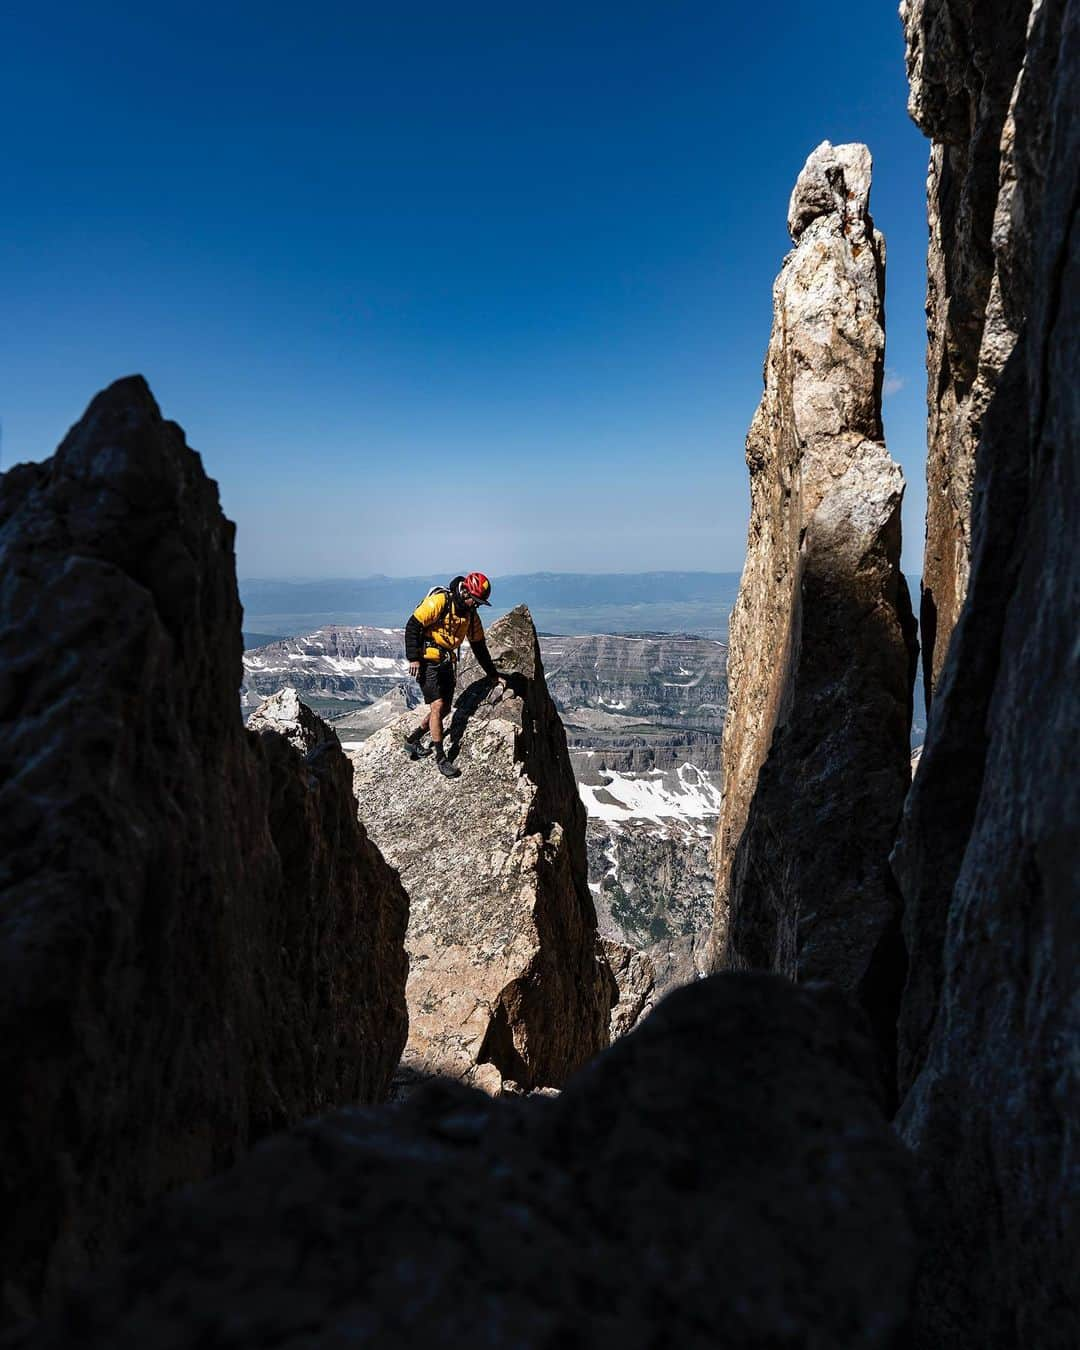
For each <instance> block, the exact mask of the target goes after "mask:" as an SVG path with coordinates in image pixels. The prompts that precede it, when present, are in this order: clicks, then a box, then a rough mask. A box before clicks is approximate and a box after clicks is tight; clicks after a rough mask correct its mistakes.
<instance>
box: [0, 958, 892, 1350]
mask: <svg viewBox="0 0 1080 1350" xmlns="http://www.w3.org/2000/svg"><path fill="white" fill-rule="evenodd" d="M871 1055H872V1051H871V1047H870V1045H869V1043H868V1041H867V1040H866V1038H865V1037H864V1036H863V1035H862V1034H861V1033H860V1032H859V1031H858V1030H857V1029H856V1028H855V1027H854V1026H853V1025H852V1022H851V1018H850V1013H849V1011H848V1008H847V1007H846V1006H845V1004H844V1003H843V1001H842V1000H841V999H840V998H839V997H838V996H836V995H835V994H833V993H830V992H827V991H820V990H813V989H795V988H793V987H791V986H790V985H788V984H787V983H786V982H784V981H781V980H778V979H776V978H775V977H770V976H761V975H723V976H719V977H715V978H713V979H711V980H705V981H701V982H699V983H697V984H696V985H694V986H692V987H690V988H687V989H683V990H679V991H678V992H676V993H675V994H673V995H671V997H670V998H668V999H667V1000H666V1001H665V1002H664V1003H663V1004H662V1005H661V1006H660V1007H659V1008H658V1009H657V1010H656V1011H655V1012H654V1013H653V1014H652V1015H651V1017H649V1019H648V1020H647V1021H646V1022H645V1023H644V1024H643V1025H642V1026H641V1027H640V1028H639V1030H637V1031H636V1032H634V1033H633V1034H631V1035H630V1036H628V1037H625V1038H624V1039H623V1040H621V1041H619V1042H618V1044H617V1045H615V1046H613V1047H612V1048H611V1049H610V1050H609V1051H608V1052H606V1053H605V1054H604V1055H602V1056H600V1057H599V1058H598V1059H596V1060H594V1061H593V1062H592V1063H591V1064H590V1065H588V1066H587V1067H586V1068H585V1069H584V1070H583V1071H582V1072H581V1073H580V1074H578V1075H577V1076H576V1077H575V1078H573V1079H572V1080H571V1081H570V1083H569V1084H568V1085H567V1087H566V1088H565V1090H564V1091H563V1093H562V1094H561V1096H559V1097H557V1098H555V1099H554V1100H544V1099H537V1098H533V1099H530V1100H525V1101H523V1100H521V1099H515V1098H507V1097H504V1098H502V1099H500V1100H498V1101H492V1100H491V1099H490V1098H489V1097H487V1096H486V1095H484V1094H483V1093H480V1092H477V1091H474V1090H470V1089H467V1088H465V1087H463V1086H461V1085H458V1084H451V1083H437V1084H434V1085H430V1086H428V1087H426V1088H424V1089H421V1090H420V1091H418V1092H417V1093H416V1094H414V1096H413V1097H412V1098H411V1099H410V1100H409V1101H408V1102H407V1103H406V1105H405V1106H403V1107H401V1108H399V1109H396V1110H392V1109H388V1108H382V1109H381V1110H350V1111H344V1112H339V1113H337V1114H335V1115H332V1116H330V1117H327V1118H326V1119H324V1120H321V1121H315V1122H311V1123H309V1124H307V1125H304V1126H303V1127H301V1128H300V1129H298V1130H295V1131H294V1132H293V1133H291V1134H289V1135H288V1136H285V1137H282V1138H278V1139H275V1140H273V1141H271V1142H269V1143H268V1144H266V1145H264V1146H262V1147H261V1148H259V1149H258V1150H257V1151H256V1153H255V1154H254V1156H253V1157H251V1158H248V1159H246V1160H245V1161H244V1162H243V1163H242V1164H241V1165H240V1166H238V1167H237V1168H235V1169H234V1170H233V1171H232V1172H231V1173H230V1174H229V1175H228V1176H226V1177H223V1178H221V1179H219V1180H216V1181H214V1182H212V1183H210V1184H209V1185H207V1186H204V1187H200V1188H199V1189H197V1190H195V1191H191V1192H189V1193H188V1194H186V1195H184V1196H183V1197H180V1198H178V1199H177V1200H175V1201H171V1202H170V1203H169V1204H168V1206H167V1207H166V1208H165V1209H164V1210H163V1212H162V1213H161V1214H160V1215H159V1216H158V1217H157V1218H156V1219H155V1220H154V1221H153V1222H152V1223H151V1224H150V1225H149V1226H148V1227H147V1228H146V1229H145V1230H144V1231H143V1233H142V1234H141V1235H140V1238H139V1242H138V1244H137V1246H135V1247H133V1248H132V1251H131V1254H130V1255H129V1256H128V1257H127V1258H126V1259H125V1261H124V1262H123V1263H122V1264H120V1265H118V1266H116V1267H115V1268H114V1269H113V1271H112V1272H111V1273H110V1274H109V1275H108V1277H107V1278H106V1279H104V1280H103V1281H101V1282H100V1283H99V1284H98V1285H97V1286H96V1287H95V1288H92V1289H89V1290H88V1291H87V1292H85V1293H84V1294H82V1295H80V1296H79V1297H78V1298H77V1299H72V1300H71V1301H70V1302H69V1303H68V1305H67V1307H66V1308H65V1309H63V1310H61V1311H60V1312H59V1313H58V1314H57V1315H55V1316H54V1317H52V1318H50V1319H49V1321H48V1322H46V1323H44V1324H42V1326H41V1327H40V1328H39V1329H38V1330H37V1331H36V1332H34V1333H32V1334H29V1335H27V1336H26V1338H25V1339H24V1340H22V1341H21V1342H20V1346H21V1348H22V1350H52V1348H53V1347H56V1348H57V1350H58V1348H59V1347H60V1346H64V1347H79V1346H81V1347H86V1348H87V1350H89V1347H101V1350H104V1347H109V1350H128V1348H129V1347H130V1348H131V1350H134V1347H140V1350H141V1347H144V1346H148V1345H154V1346H168V1347H170V1350H181V1347H192V1350H194V1347H197V1346H204V1345H218V1346H229V1347H231V1348H232V1350H256V1347H262V1346H266V1345H274V1346H277V1347H280V1348H281V1350H291V1348H292V1347H296V1350H299V1347H301V1346H304V1347H309V1346H313V1345H326V1346H336V1345H354V1346H380V1347H383V1346H385V1347H390V1346H403V1345H445V1346H473V1347H490V1348H491V1350H495V1348H496V1347H498V1348H500V1350H502V1348H505V1350H510V1347H515V1348H520V1350H529V1348H531V1347H536V1350H539V1348H540V1347H551V1346H561V1345H596V1346H608V1345H618V1346H627V1347H632V1348H634V1350H638V1348H640V1350H645V1347H649V1346H657V1345H678V1346H717V1345H722V1346H725V1347H729V1348H730V1350H743V1348H746V1350H749V1347H758V1348H760V1350H764V1347H773V1346H781V1345H784V1346H789V1345H790V1346H814V1347H816V1348H817V1350H877V1348H878V1347H880V1348H881V1350H885V1348H886V1347H896V1348H897V1350H898V1347H899V1346H900V1345H901V1344H902V1341H901V1339H900V1338H901V1335H902V1333H903V1330H904V1326H905V1322H906V1319H907V1317H908V1314H909V1299H910V1285H911V1278H912V1272H913V1269H914V1263H915V1243H914V1240H913V1237H912V1218H911V1202H910V1199H909V1175H910V1163H909V1160H908V1158H907V1156H906V1155H905V1153H904V1151H903V1149H902V1148H901V1147H900V1146H899V1145H898V1144H897V1143H896V1141H895V1139H894V1138H893V1137H892V1134H891V1131H890V1130H889V1129H888V1127H887V1126H886V1125H885V1123H884V1120H883V1117H882V1114H881V1110H880V1105H879V1103H878V1102H877V1101H876V1100H875V1098H874V1094H873V1091H872V1090H871V1088H870V1087H869V1086H868V1083H869V1077H868V1071H869V1065H870V1061H871Z"/></svg>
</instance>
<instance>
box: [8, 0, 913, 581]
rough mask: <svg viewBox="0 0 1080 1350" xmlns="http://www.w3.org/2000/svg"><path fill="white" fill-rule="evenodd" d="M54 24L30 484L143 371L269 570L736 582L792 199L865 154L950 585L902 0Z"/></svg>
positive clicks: (71, 15) (31, 261) (28, 259)
mask: <svg viewBox="0 0 1080 1350" xmlns="http://www.w3.org/2000/svg"><path fill="white" fill-rule="evenodd" d="M20 9H21V12H20V13H16V14H14V15H13V14H12V11H11V10H10V8H9V10H8V12H7V15H6V17H5V19H4V20H3V25H2V30H0V103H2V113H3V124H4V126H5V127H6V128H7V129H8V135H7V136H6V137H4V145H3V149H2V151H0V160H2V168H3V183H4V199H5V200H4V229H3V232H2V237H0V286H2V295H3V313H4V321H3V325H2V330H0V333H2V335H0V344H2V350H0V417H2V419H3V424H4V446H3V463H4V466H5V467H6V466H10V464H11V463H13V462H14V461H16V460H20V459H37V458H42V457H44V456H46V455H48V454H50V453H51V452H52V450H53V449H54V448H55V446H56V444H57V442H58V441H59V439H60V438H61V436H62V435H63V433H64V431H65V430H66V429H67V427H68V426H69V425H70V424H71V423H72V422H73V421H74V420H75V419H76V418H77V417H78V416H79V415H80V413H81V412H82V410H83V408H84V407H85V405H86V403H87V402H88V400H89V399H90V397H91V396H92V395H93V393H94V392H95V391H96V390H97V389H99V388H100V387H102V386H103V385H105V384H107V383H109V382H110V381H111V380H113V379H115V378H117V377H118V376H120V375H125V374H130V373H132V372H135V371H139V372H142V373H143V374H144V375H146V377H147V378H148V379H149V381H150V384H151V387H152V388H153V390H154V392H155V394H156V396H157V398H158V402H159V403H160V404H161V406H162V408H163V410H164V412H165V414H166V415H167V416H169V417H172V418H175V419H176V420H177V421H178V422H180V423H181V424H182V425H183V426H184V428H185V429H186V431H187V434H188V440H189V441H190V443H191V444H192V445H194V446H195V447H196V448H197V449H198V450H199V451H201V453H202V455H203V458H204V461H205V463H206V466H207V469H208V471H209V472H210V473H211V474H212V475H213V476H214V477H215V478H216V479H217V480H218V481H219V483H220V485H221V492H222V498H223V502H224V505H225V508H226V511H227V512H228V513H229V515H230V516H231V517H232V518H233V519H234V520H236V521H237V523H238V527H239V531H238V545H237V548H238V560H239V570H240V574H241V575H242V576H252V577H254V576H278V577H286V576H295V577H303V576H307V577H316V576H350V575H362V574H365V573H371V572H383V573H387V574H391V575H396V574H410V575H415V574H418V573H424V572H427V571H439V570H442V569H444V568H453V567H456V566H468V567H480V568H483V569H484V570H485V571H489V572H491V573H492V574H494V575H497V574H498V573H500V572H525V571H531V570H537V569H544V570H551V571H562V570H582V571H625V570H635V571H640V570H648V569H652V568H665V569H704V570H716V571H726V570H737V569H739V568H740V567H741V565H742V558H743V549H744V545H745V531H746V516H747V510H748V490H747V480H746V469H745V465H744V463H743V439H744V436H745V433H746V428H747V425H748V423H749V420H750V416H751V414H752V412H753V410H754V407H755V405H756V403H757V400H758V398H759V395H760V390H761V363H762V358H763V355H764V351H765V346H766V342H767V339H768V333H769V323H770V313H771V297H770V291H771V286H772V281H773V278H774V276H775V274H776V272H777V270H778V268H779V266H780V263H781V261H782V259H783V256H784V253H785V251H786V249H787V248H788V247H789V241H788V239H787V234H786V229H785V223H784V221H785V214H786V208H787V201H788V196H789V194H790V191H791V187H792V184H793V182H794V179H795V176H796V174H797V173H798V171H799V169H800V167H801V166H802V164H803V161H804V160H805V158H806V156H807V154H808V153H809V152H810V150H812V149H813V147H814V146H815V145H817V144H818V142H819V141H821V140H823V139H825V138H828V139H830V140H832V141H834V142H839V141H844V140H864V141H866V142H867V143H868V144H869V146H870V148H871V150H872V152H873V154H874V160H875V175H874V189H873V199H872V208H873V211H874V216H875V219H876V221H877V223H878V225H879V227H880V228H881V229H883V230H884V232H885V235H886V238H887V243H888V254H889V261H888V301H887V303H888V343H889V348H888V359H887V364H888V367H889V369H890V372H891V375H890V384H889V388H890V389H892V390H894V392H892V393H891V395H890V397H889V398H888V400H887V402H886V431H887V436H888V440H889V445H890V449H891V450H892V453H893V455H894V457H895V458H897V459H898V460H899V461H900V462H901V463H902V464H903V466H904V468H905V471H906V474H907V477H908V482H909V501H908V508H907V510H906V511H905V533H906V539H905V567H906V570H908V571H913V572H917V571H918V570H919V568H920V562H921V551H922V528H923V527H922V513H923V497H924V489H923V461H924V457H925V414H924V398H925V393H924V391H925V374H924V340H925V338H924V318H923V296H924V289H925V266H924V258H925V247H926V224H925V208H924V184H925V173H926V161H927V145H926V142H925V141H924V140H923V138H922V137H921V136H920V135H919V133H918V132H917V131H916V129H915V128H914V127H913V126H912V125H911V124H910V123H909V122H908V120H907V116H906V113H905V98H906V84H905V79H904V64H903V41H902V35H901V28H900V22H899V20H898V18H897V17H896V14H895V5H894V4H892V3H891V2H887V3H884V4H880V3H872V4H864V3H856V0H846V3H841V0H818V2H817V3H814V4H812V5H811V4H795V3H773V4H768V3H766V4H756V5H755V4H750V5H747V4H744V3H738V4H735V3H697V2H696V0H695V2H694V3H678V0H655V3H648V4H640V3H638V4H635V3H627V2H626V0H621V2H620V3H618V4H614V3H612V4H606V3H596V4H592V5H582V4H581V3H580V2H579V3H575V4H563V3H549V4H547V5H544V6H528V5H521V6H516V5H507V4H505V3H500V4H488V3H468V2H466V3H463V4H460V5H455V6H450V5H447V4H445V3H441V4H432V3H426V2H424V0H419V2H418V3H414V4H412V5H408V6H402V5H384V4H379V5H375V4H368V3H352V4H348V5H346V4H337V3H331V4H318V3H316V4H310V5H302V6H294V5H290V6H285V5H282V4H279V3H275V2H274V0H268V3H262V4H259V5H254V4H249V3H246V0H245V2H244V3H235V4H225V5H222V4H220V3H219V4H215V5H207V4H204V3H201V0H196V2H195V3H187V4H184V5H167V4H166V5H146V4H139V5H135V4H131V3H128V4H116V3H110V2H109V0H104V2H103V3H99V4H95V5H93V6H90V5H85V4H77V5H76V4H71V3H65V2H64V0H61V3H59V4H57V5H54V6H51V7H43V6H40V5H38V6H22V7H20Z"/></svg>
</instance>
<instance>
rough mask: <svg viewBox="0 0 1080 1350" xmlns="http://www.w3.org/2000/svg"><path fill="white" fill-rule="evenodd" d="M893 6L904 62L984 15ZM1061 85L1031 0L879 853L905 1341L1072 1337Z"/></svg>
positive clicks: (1073, 452)
mask: <svg viewBox="0 0 1080 1350" xmlns="http://www.w3.org/2000/svg"><path fill="white" fill-rule="evenodd" d="M920 16H921V17H920ZM908 20H909V38H910V37H911V32H910V25H911V24H912V23H913V22H916V21H918V23H920V24H921V28H919V29H918V30H917V34H918V37H919V42H920V44H921V45H920V51H921V52H922V53H923V57H922V59H923V62H924V65H925V63H926V62H928V61H929V60H930V58H931V57H933V59H934V61H935V62H943V61H945V60H946V59H947V60H948V62H949V68H950V70H952V71H953V75H952V77H951V78H952V79H953V81H954V82H956V83H961V84H964V85H967V84H970V83H971V82H973V81H976V80H977V79H978V78H979V73H978V72H979V70H980V69H981V67H982V65H983V63H984V60H985V52H986V49H987V47H988V46H989V45H991V44H992V39H993V36H994V35H993V32H992V31H991V32H990V33H984V32H982V31H981V30H980V31H978V32H977V34H976V31H975V30H972V31H969V32H964V31H963V30H959V31H952V32H950V33H949V34H947V35H946V34H943V32H942V31H941V29H940V27H939V26H935V25H932V24H931V23H930V7H929V5H928V6H927V7H926V13H925V14H924V13H923V12H922V11H921V10H920V11H915V10H912V11H911V12H910V13H909V15H908ZM1011 31H1012V30H1011V28H1009V27H1006V29H1005V30H1004V35H1003V42H1004V41H1005V40H1006V39H1007V38H1008V35H1009V33H1011ZM946 36H947V37H948V43H947V44H946V43H945V38H946ZM1078 88H1080V4H1078V3H1077V0H1070V3H1068V4H1066V3H1064V2H1063V0H1043V3H1042V4H1040V5H1037V6H1035V7H1034V9H1033V13H1032V21H1031V26H1030V30H1029V36H1028V45H1027V49H1026V52H1025V53H1024V74H1023V75H1022V77H1021V82H1020V87H1019V91H1018V93H1017V96H1016V98H1015V99H1014V102H1013V112H1014V117H1015V140H1014V142H1013V144H1012V147H1011V152H1010V157H1011V162H1012V163H1013V165H1014V166H1015V171H1016V177H1015V183H1014V185H1013V189H1012V200H1013V208H1012V213H1011V221H1012V224H1011V231H1012V232H1011V236H1010V242H1009V255H1010V258H1011V259H1012V260H1014V262H1015V268H1011V269H1010V277H1011V281H1010V287H1009V288H1010V291H1011V293H1012V294H1013V296H1014V299H1017V300H1018V301H1019V302H1021V314H1022V316H1023V320H1024V321H1023V325H1022V327H1021V332H1020V337H1019V339H1018V340H1017V343H1016V346H1015V348H1014V349H1013V351H1012V353H1011V355H1010V356H1009V358H1008V360H1007V362H1006V364H1005V367H1004V370H1003V371H1002V373H1001V375H1000V378H999V380H998V386H997V390H996V392H995V394H994V396H993V398H992V399H991V401H990V403H989V406H988V408H987V410H986V412H985V414H984V416H983V417H982V421H981V436H980V441H979V446H978V452H977V455H976V459H975V480H974V497H973V510H972V541H973V549H972V562H971V577H970V584H969V586H968V591H967V597H966V601H965V604H964V607H963V609H962V611H961V613H960V617H959V621H958V622H957V625H956V628H955V631H954V632H953V635H952V639H951V641H950V643H949V650H948V654H947V656H946V658H945V661H944V664H943V666H942V667H941V673H940V677H939V681H938V686H937V692H936V695H935V699H934V705H933V707H932V709H931V716H930V724H929V727H928V732H927V740H926V745H925V748H924V751H923V755H922V758H921V762H920V765H919V770H918V773H917V775H916V777H915V781H914V785H913V787H912V792H911V796H910V798H909V800H908V804H907V807H906V810H905V815H904V821H903V826H902V829H901V834H900V840H899V843H898V845H897V850H896V855H895V867H896V872H897V876H898V878H899V881H900V885H901V888H902V891H903V897H904V906H905V911H904V930H905V937H906V940H907V945H908V948H909V950H910V973H909V978H908V982H907V986H906V988H905V991H904V998H903V1003H902V1007H901V1016H900V1027H899V1050H900V1064H899V1068H900V1085H901V1091H902V1093H903V1101H902V1103H901V1108H900V1112H899V1115H898V1118H897V1123H898V1128H899V1131H900V1133H901V1136H902V1137H903V1138H904V1139H905V1140H906V1141H907V1142H908V1143H909V1144H910V1145H911V1147H912V1148H913V1149H914V1150H915V1151H916V1154H917V1156H918V1158H919V1160H920V1162H921V1164H922V1166H923V1168H924V1169H925V1172H926V1174H927V1176H928V1178H929V1181H930V1185H931V1193H932V1195H933V1198H934V1207H933V1210H932V1216H933V1220H934V1223H933V1232H932V1241H931V1243H930V1247H929V1251H928V1255H927V1259H926V1261H925V1263H924V1270H923V1277H922V1281H921V1288H920V1297H919V1304H918V1308H919V1315H918V1320H917V1324H916V1335H915V1344H916V1345H917V1346H918V1347H920V1350H922V1348H923V1347H925V1348H926V1350H929V1347H931V1346H933V1347H937V1346H940V1345H946V1344H947V1345H951V1346H957V1347H959V1348H960V1350H966V1348H967V1347H971V1350H975V1347H981V1346H987V1345H995V1346H997V1345H1001V1346H1013V1345H1016V1346H1028V1345H1038V1346H1040V1347H1043V1346H1045V1347H1048V1348H1050V1350H1056V1348H1057V1347H1061V1350H1064V1348H1065V1347H1066V1346H1071V1345H1075V1344H1076V1342H1077V1338H1078V1336H1080V1266H1078V1264H1077V1261H1076V1253H1077V1251H1078V1250H1080V1153H1078V1147H1077V1139H1078V1137H1080V1132H1078V1125H1080V1105H1078V1104H1080V1069H1078V1066H1077V1055H1076V1047H1077V1045H1078V1044H1080V1002H1078V1000H1077V995H1076V972H1075V967H1076V953H1077V951H1078V950H1080V913H1078V908H1077V896H1078V895H1080V772H1078V769H1077V759H1076V752H1075V747H1076V745H1077V743H1078V740H1080V713H1078V697H1077V691H1078V689H1080V654H1078V648H1077V644H1076V634H1077V619H1078V615H1080V566H1078V563H1077V552H1076V540H1077V539H1078V538H1080V402H1078V399H1077V389H1078V388H1080V343H1078V334H1080V243H1078V241H1080V219H1078V211H1080V112H1078V105H1077V99H1076V90H1077V89H1078ZM968 153H973V150H971V149H969V151H968ZM957 247H961V246H960V245H957ZM998 263H999V270H1001V268H1000V265H1001V256H1000V255H999V258H998ZM945 265H946V266H947V267H952V266H953V258H952V254H951V252H950V251H949V250H948V249H947V250H946V252H945ZM956 265H957V266H958V267H959V266H960V260H957V261H956ZM941 322H943V320H942V319H941V316H938V323H939V324H940V323H941ZM935 340H940V335H938V337H937V339H935V338H934V337H932V341H931V347H932V349H933V345H934V341H935ZM931 453H933V446H932V447H931Z"/></svg>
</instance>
